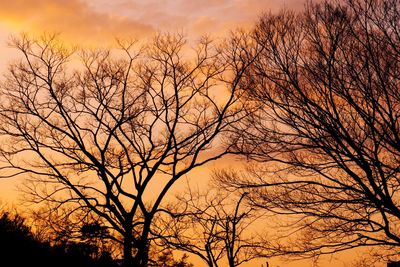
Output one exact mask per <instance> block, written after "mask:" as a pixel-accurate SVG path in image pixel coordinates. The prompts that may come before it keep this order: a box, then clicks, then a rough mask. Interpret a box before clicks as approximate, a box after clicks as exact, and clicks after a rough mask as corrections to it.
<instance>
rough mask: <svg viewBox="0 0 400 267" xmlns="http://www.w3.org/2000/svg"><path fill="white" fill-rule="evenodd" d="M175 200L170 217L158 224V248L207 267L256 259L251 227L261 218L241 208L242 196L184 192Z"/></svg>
mask: <svg viewBox="0 0 400 267" xmlns="http://www.w3.org/2000/svg"><path fill="white" fill-rule="evenodd" d="M177 198H178V204H177V205H176V206H175V207H174V206H172V207H170V208H169V215H170V217H166V219H165V220H164V222H163V223H159V224H158V225H159V226H160V228H161V229H160V231H161V232H160V234H159V235H160V236H162V241H163V242H162V243H161V244H160V246H165V247H171V248H172V249H177V250H181V251H185V252H188V253H191V254H193V255H196V256H198V257H200V258H201V259H202V260H203V261H204V262H205V263H206V264H207V266H210V267H218V266H224V265H227V266H230V267H235V266H239V265H241V264H242V263H245V262H248V261H251V260H253V259H255V258H257V257H258V255H259V254H258V253H257V251H258V249H259V248H260V245H261V244H260V243H259V242H258V241H259V238H258V237H257V236H256V234H255V233H254V232H252V231H251V230H254V227H253V229H251V228H252V226H254V224H255V221H256V220H257V219H259V218H260V217H261V216H260V214H259V213H257V212H256V210H255V209H254V208H252V207H248V206H246V205H245V203H244V198H245V194H243V195H241V196H239V197H236V196H235V195H233V194H230V193H227V192H222V191H218V190H209V191H208V192H207V193H204V194H202V193H200V192H193V191H192V190H188V192H187V193H186V194H182V193H180V194H179V196H177ZM167 225H168V227H164V226H167Z"/></svg>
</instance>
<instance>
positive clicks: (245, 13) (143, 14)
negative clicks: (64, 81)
mask: <svg viewBox="0 0 400 267" xmlns="http://www.w3.org/2000/svg"><path fill="white" fill-rule="evenodd" d="M304 2H305V0H0V71H4V70H5V68H6V66H7V62H8V61H10V60H11V59H12V58H13V57H15V56H16V53H15V51H14V50H12V49H10V48H8V47H7V39H8V38H9V36H10V35H12V34H18V33H21V32H27V33H33V34H40V33H43V32H59V33H61V34H62V37H63V38H64V39H65V40H68V41H70V42H71V43H76V44H86V45H91V46H96V45H107V44H110V43H112V42H113V40H114V37H128V36H129V37H132V36H133V37H136V38H146V37H149V36H151V35H152V34H154V32H156V31H172V32H173V31H183V32H184V33H186V34H187V35H188V36H189V38H196V37H199V36H200V35H202V34H211V35H212V36H215V37H219V36H223V35H224V34H225V33H227V32H228V31H229V30H230V29H235V28H236V27H246V26H249V25H251V24H252V23H254V22H255V21H256V20H257V17H258V16H259V14H261V13H262V12H268V11H272V12H276V11H278V10H280V9H282V8H289V9H296V10H299V9H301V8H302V7H303V5H304ZM20 182H21V179H15V178H13V180H10V179H9V180H2V181H0V199H2V200H4V201H9V200H11V199H14V198H15V195H16V194H15V192H16V191H15V189H14V188H15V185H16V184H18V183H20ZM351 255H352V253H347V254H344V255H343V256H341V259H340V261H339V262H338V261H333V260H332V259H331V258H326V261H325V262H323V263H321V265H320V266H324V267H331V266H332V267H333V266H350V265H345V263H343V262H346V261H347V260H348V259H349V258H352V256H351ZM331 261H332V262H331ZM263 262H265V261H263ZM329 262H330V263H329ZM270 263H271V262H270ZM272 263H273V264H272V266H271V265H270V267H277V266H280V267H284V266H285V267H294V266H297V267H306V266H313V265H312V263H310V262H304V263H299V262H296V263H291V264H288V263H277V262H272ZM196 266H197V265H196ZM243 266H248V267H250V266H255V265H254V264H247V265H243ZM256 266H261V262H260V263H259V264H257V265H256ZM264 266H265V264H264Z"/></svg>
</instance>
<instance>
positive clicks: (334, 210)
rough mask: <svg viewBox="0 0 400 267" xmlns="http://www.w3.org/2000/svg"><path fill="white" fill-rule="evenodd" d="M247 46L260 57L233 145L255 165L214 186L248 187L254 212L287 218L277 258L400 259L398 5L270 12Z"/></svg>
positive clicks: (355, 2)
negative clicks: (287, 239)
mask: <svg viewBox="0 0 400 267" xmlns="http://www.w3.org/2000/svg"><path fill="white" fill-rule="evenodd" d="M253 40H254V42H255V43H257V45H259V46H262V47H263V49H262V52H261V53H260V54H259V56H258V57H257V59H256V61H255V63H254V64H253V65H252V66H251V68H249V69H247V72H246V75H245V76H246V78H245V79H243V80H242V84H241V88H242V89H243V91H245V92H246V94H245V97H244V98H243V101H245V102H246V106H247V110H248V113H249V117H248V118H247V119H246V120H245V121H243V124H242V125H241V127H238V129H237V131H236V133H235V134H234V135H233V136H234V143H235V144H236V149H237V150H238V151H239V152H242V153H244V154H245V155H247V156H248V157H249V158H250V159H252V160H255V161H257V162H258V163H260V164H259V165H257V166H253V167H250V168H249V170H250V172H248V173H247V174H246V173H243V175H241V174H239V173H237V172H236V173H235V172H231V171H226V173H225V174H224V175H221V177H220V178H221V180H222V181H225V182H229V183H230V184H231V185H234V186H236V187H247V188H252V190H251V197H252V199H253V202H254V204H255V205H258V206H260V207H263V208H265V209H267V210H269V211H272V212H275V213H278V214H284V215H293V217H292V218H293V221H296V224H293V225H291V226H290V229H292V230H291V232H294V233H296V232H297V233H300V235H299V239H297V242H294V243H291V244H289V245H286V246H285V245H282V244H280V246H277V247H276V250H277V251H276V252H277V253H298V254H297V255H302V256H304V255H308V256H310V255H319V254H324V253H332V252H335V251H340V250H344V249H349V248H353V247H358V246H380V250H381V251H383V250H384V249H385V248H386V249H387V250H386V251H385V253H387V254H389V255H396V254H397V253H398V247H399V245H400V232H399V223H400V210H399V199H400V198H399V196H400V195H399V194H400V191H399V188H400V187H399V186H400V183H399V162H400V156H399V155H400V146H399V144H400V124H399V118H400V95H399V85H400V80H399V77H400V76H399V73H400V65H399V63H400V61H399V59H400V50H399V47H400V4H399V1H395V0H388V1H380V0H347V1H337V2H329V1H327V2H324V3H321V4H309V5H308V6H307V8H306V10H305V11H304V12H301V13H294V12H289V11H284V12H281V13H280V14H278V15H270V14H266V15H264V16H263V17H262V18H261V20H260V21H259V23H258V25H257V27H256V29H255V31H254V35H253ZM287 221H288V222H291V220H290V219H288V220H287ZM293 221H292V222H293ZM291 227H297V230H298V231H295V230H293V228H291ZM288 230H289V229H288Z"/></svg>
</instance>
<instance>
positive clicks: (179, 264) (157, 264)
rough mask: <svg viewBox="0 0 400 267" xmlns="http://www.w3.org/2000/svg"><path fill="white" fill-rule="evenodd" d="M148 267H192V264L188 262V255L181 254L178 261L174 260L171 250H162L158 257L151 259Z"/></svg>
mask: <svg viewBox="0 0 400 267" xmlns="http://www.w3.org/2000/svg"><path fill="white" fill-rule="evenodd" d="M149 266H153V267H193V264H191V263H189V262H188V255H187V254H183V255H182V257H181V258H180V259H178V260H176V259H174V255H173V253H172V250H171V249H168V248H167V249H162V251H160V252H158V255H155V256H153V257H152V259H151V262H150V263H149Z"/></svg>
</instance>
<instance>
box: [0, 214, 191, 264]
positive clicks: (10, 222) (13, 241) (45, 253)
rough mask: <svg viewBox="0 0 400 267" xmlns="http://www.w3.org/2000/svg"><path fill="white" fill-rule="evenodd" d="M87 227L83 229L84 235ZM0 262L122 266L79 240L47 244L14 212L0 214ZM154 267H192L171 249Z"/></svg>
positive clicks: (109, 256)
mask: <svg viewBox="0 0 400 267" xmlns="http://www.w3.org/2000/svg"><path fill="white" fill-rule="evenodd" d="M87 228H88V227H83V228H82V229H81V232H82V234H83V236H84V235H85V231H87ZM0 241H1V242H0V259H1V266H41V267H54V266H60V267H70V266H76V267H113V266H121V262H122V261H121V259H118V258H116V257H112V255H111V253H108V252H107V251H101V250H100V248H99V247H96V245H93V244H92V243H90V242H85V239H84V238H82V239H81V240H80V241H77V240H64V242H58V243H54V242H49V241H46V240H41V238H40V237H38V235H37V233H35V230H33V229H31V227H29V226H28V225H27V223H26V220H25V219H24V218H23V217H21V216H20V215H18V214H17V213H16V212H15V211H12V212H8V211H1V214H0ZM150 265H151V266H155V267H161V266H162V267H191V266H192V265H191V264H190V263H188V262H187V256H185V255H184V256H183V257H182V258H181V259H179V260H175V259H174V258H173V255H172V253H171V250H163V251H161V252H160V253H159V254H158V255H155V256H154V258H153V262H152V264H150Z"/></svg>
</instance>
